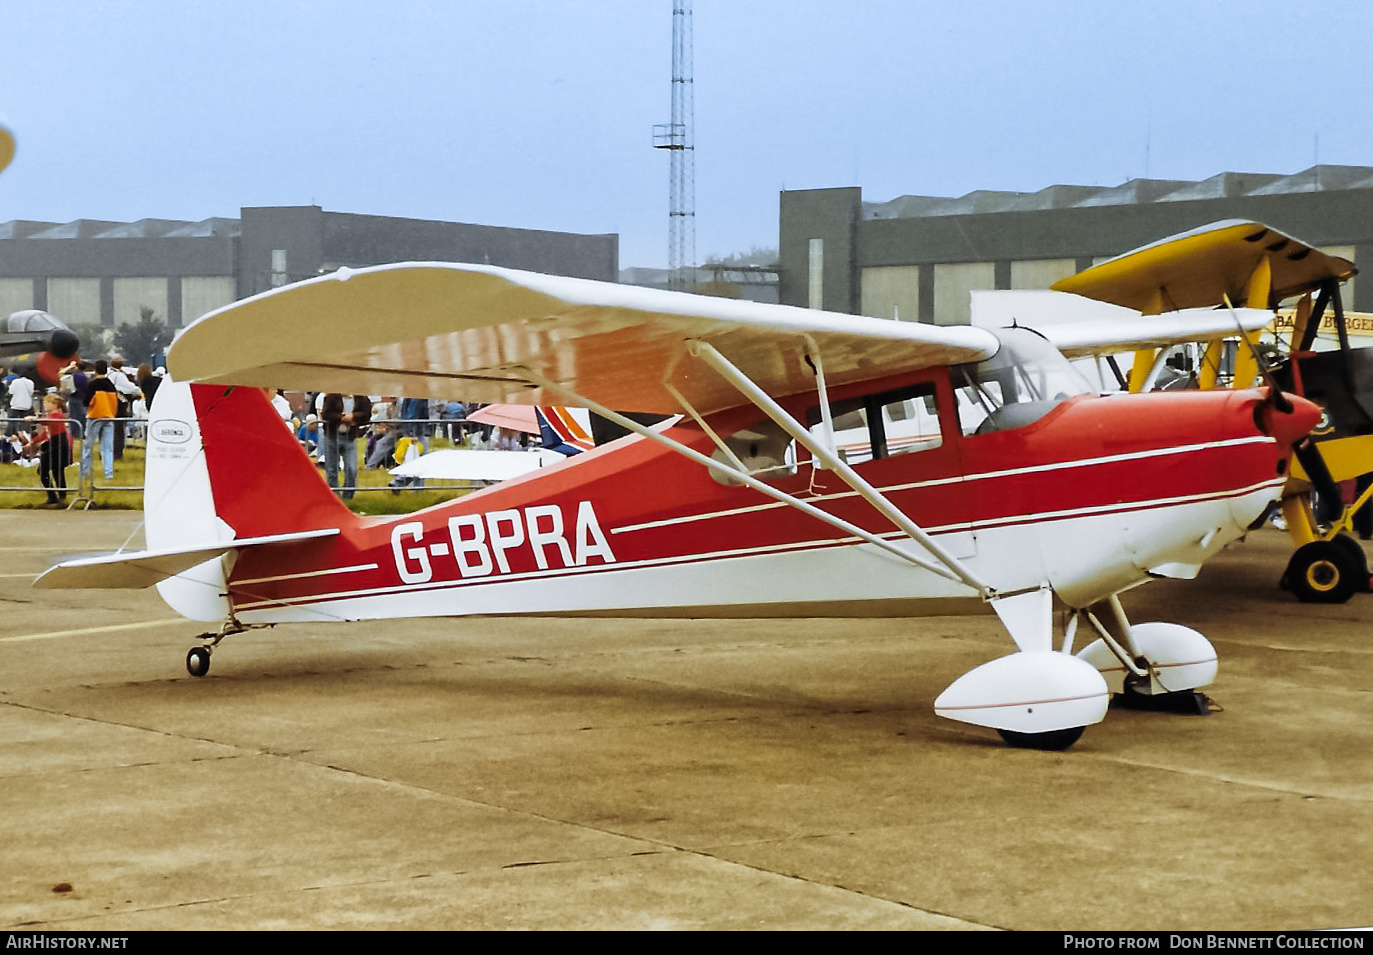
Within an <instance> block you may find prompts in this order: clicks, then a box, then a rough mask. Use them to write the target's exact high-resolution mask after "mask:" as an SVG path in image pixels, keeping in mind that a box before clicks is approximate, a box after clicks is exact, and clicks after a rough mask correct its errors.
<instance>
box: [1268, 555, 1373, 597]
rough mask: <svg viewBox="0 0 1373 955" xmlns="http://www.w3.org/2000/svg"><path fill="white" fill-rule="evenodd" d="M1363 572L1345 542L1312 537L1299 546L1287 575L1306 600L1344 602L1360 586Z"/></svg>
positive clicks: (1290, 582)
mask: <svg viewBox="0 0 1373 955" xmlns="http://www.w3.org/2000/svg"><path fill="white" fill-rule="evenodd" d="M1359 573H1360V568H1359V565H1358V562H1357V561H1356V560H1355V558H1354V555H1353V554H1352V553H1350V551H1349V550H1348V549H1347V547H1346V546H1345V545H1342V544H1336V543H1334V542H1333V541H1312V542H1311V543H1309V544H1303V545H1302V546H1301V547H1298V548H1297V552H1296V553H1295V554H1293V555H1292V560H1291V561H1290V562H1289V563H1288V565H1287V573H1285V574H1284V575H1283V579H1284V580H1285V581H1286V582H1287V587H1288V589H1290V590H1291V591H1292V593H1294V594H1296V596H1297V599H1298V600H1300V601H1301V602H1302V603H1311V604H1342V603H1344V602H1345V601H1347V600H1348V599H1349V598H1350V597H1352V596H1353V595H1354V591H1355V590H1357V589H1358V587H1359V579H1358V578H1359ZM1365 573H1366V571H1365Z"/></svg>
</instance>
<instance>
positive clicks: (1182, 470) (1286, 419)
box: [36, 263, 1319, 748]
mask: <svg viewBox="0 0 1373 955" xmlns="http://www.w3.org/2000/svg"><path fill="white" fill-rule="evenodd" d="M387 314H393V315H396V316H398V320H397V321H396V322H395V323H394V324H391V323H386V322H378V321H377V316H378V315H387ZM399 316H403V317H404V320H403V321H401V320H399ZM264 356H266V357H265V360H264ZM169 365H170V368H171V369H172V372H173V374H174V375H175V376H176V377H177V378H179V379H181V381H182V382H195V383H194V384H184V383H177V384H174V385H170V386H169V385H167V384H164V385H163V386H162V389H160V390H159V392H158V400H157V403H156V405H155V410H154V415H155V417H154V418H153V420H152V421H151V422H150V423H149V439H148V441H149V443H148V474H147V479H146V491H145V501H146V505H145V507H146V521H147V523H146V537H147V548H148V549H147V550H145V551H142V552H138V553H123V554H115V555H110V556H105V557H97V558H88V559H83V560H74V561H69V562H66V563H64V564H60V565H58V566H57V567H54V568H52V569H51V570H49V571H48V572H47V573H46V574H44V575H43V576H42V577H41V578H39V580H38V581H36V585H37V586H40V587H52V586H78V587H89V586H147V585H149V584H152V583H156V584H157V586H158V589H159V591H160V593H161V595H162V597H163V598H164V599H165V600H166V601H167V602H168V603H169V604H170V605H171V606H172V607H173V608H174V609H176V610H177V611H179V612H180V613H182V614H184V615H185V616H187V617H190V618H192V619H196V620H203V621H209V622H215V623H218V624H219V625H220V626H219V629H218V630H217V631H216V632H214V633H210V634H206V635H205V636H204V643H203V645H200V646H196V647H193V648H192V649H191V650H190V652H189V653H188V654H187V666H188V669H189V670H190V672H192V673H193V674H197V675H201V674H204V673H205V671H206V670H207V668H208V666H209V660H210V651H211V649H212V648H213V647H214V646H216V645H218V644H219V642H220V640H222V639H223V637H225V636H227V635H228V634H231V633H235V632H238V631H241V630H243V629H245V628H247V627H252V626H257V625H266V624H274V623H284V622H290V621H322V620H361V619H384V618H392V617H406V616H439V615H450V616H467V615H480V614H511V613H524V614H542V615H549V616H556V615H565V616H576V615H586V614H601V615H606V614H611V615H627V616H633V615H655V616H656V615H676V616H689V617H702V616H712V615H743V614H751V615H765V616H779V617H781V616H795V615H804V616H814V615H830V614H887V615H890V614H919V613H946V612H949V611H951V610H954V609H960V608H973V609H976V608H980V607H985V606H990V607H991V609H992V610H993V611H995V612H996V614H997V616H998V617H999V619H1000V620H1001V622H1002V623H1003V624H1004V625H1005V627H1006V629H1007V631H1008V632H1009V634H1010V637H1011V640H1012V641H1013V643H1014V645H1015V650H1014V652H1011V653H1009V654H1007V655H1005V656H1002V657H1000V658H998V659H996V660H992V661H991V662H989V663H986V664H984V665H982V666H980V667H977V668H976V669H974V670H972V671H971V672H969V673H967V674H965V675H964V676H962V677H960V678H959V679H958V680H956V681H955V682H954V683H953V684H952V685H951V686H950V687H949V688H948V689H947V690H946V691H945V692H944V693H943V694H941V695H940V697H939V698H938V699H937V700H936V701H935V709H936V712H938V713H939V714H941V715H943V716H946V717H948V718H950V719H955V720H960V721H963V722H966V723H971V724H975V725H981V726H987V727H992V728H995V729H996V730H998V731H999V732H1000V733H1001V734H1002V735H1003V737H1005V738H1006V739H1007V740H1008V741H1010V742H1011V743H1013V744H1015V745H1025V746H1036V747H1043V748H1064V747H1066V746H1069V745H1071V744H1072V743H1073V742H1074V741H1075V740H1076V739H1077V738H1078V736H1079V735H1080V734H1081V732H1082V730H1083V728H1084V727H1085V726H1087V725H1089V724H1092V723H1095V722H1098V721H1100V720H1101V719H1102V718H1103V717H1104V716H1105V714H1106V711H1107V705H1108V702H1109V698H1110V695H1111V693H1112V692H1113V691H1114V692H1117V693H1123V694H1128V695H1130V696H1131V697H1132V698H1136V699H1146V698H1147V699H1161V700H1165V701H1170V702H1171V701H1174V700H1176V699H1178V698H1182V699H1183V700H1186V701H1190V702H1191V703H1192V704H1195V703H1196V702H1197V701H1198V700H1199V699H1200V695H1199V694H1197V693H1196V689H1197V688H1198V687H1201V686H1204V685H1206V684H1208V683H1209V682H1210V681H1211V680H1212V679H1213V677H1214V675H1215V672H1216V667H1217V661H1216V654H1215V651H1214V649H1213V648H1212V647H1211V645H1210V643H1209V642H1208V641H1207V640H1206V639H1205V637H1203V636H1202V635H1201V634H1200V633H1197V632H1196V631H1195V630H1192V629H1190V628H1188V627H1185V626H1182V625H1179V624H1174V623H1164V622H1152V623H1138V624H1131V622H1130V621H1129V619H1128V618H1127V616H1126V613H1125V609H1124V607H1123V605H1122V602H1121V600H1120V596H1119V595H1120V594H1121V593H1123V592H1124V591H1126V590H1128V589H1130V588H1132V587H1134V586H1136V585H1138V584H1140V583H1143V582H1145V581H1147V580H1149V579H1150V578H1153V577H1190V576H1193V575H1195V574H1196V572H1197V570H1198V567H1199V566H1200V564H1201V563H1202V562H1203V561H1204V560H1205V559H1206V558H1208V557H1209V556H1211V555H1212V554H1214V553H1216V552H1217V551H1218V550H1219V549H1220V548H1222V547H1223V546H1224V545H1225V544H1226V543H1227V542H1228V541H1231V540H1234V539H1235V538H1237V537H1239V536H1241V535H1242V534H1243V533H1244V532H1245V529H1246V528H1247V527H1248V526H1249V524H1250V523H1251V522H1253V521H1254V520H1255V519H1257V518H1259V517H1261V516H1262V515H1264V514H1265V513H1266V512H1267V510H1268V508H1269V507H1270V506H1271V504H1272V502H1273V501H1274V500H1275V499H1276V498H1277V496H1278V494H1279V492H1280V490H1281V488H1282V485H1283V483H1284V481H1285V479H1286V469H1287V460H1288V456H1289V449H1290V446H1291V444H1292V442H1293V441H1295V440H1298V439H1299V438H1301V437H1302V436H1303V435H1305V434H1306V433H1307V432H1308V431H1309V430H1310V428H1311V426H1312V425H1313V424H1314V423H1315V422H1316V420H1317V419H1318V418H1319V411H1318V409H1316V408H1315V407H1314V406H1313V405H1311V404H1310V403H1309V402H1305V401H1303V400H1301V399H1296V398H1293V399H1291V400H1290V401H1286V400H1283V399H1282V398H1281V396H1279V395H1277V394H1276V393H1274V392H1272V391H1271V390H1270V392H1269V393H1264V392H1261V391H1257V390H1251V391H1242V392H1223V393H1199V392H1191V393H1183V394H1153V395H1138V396H1121V397H1110V398H1104V397H1100V396H1098V395H1097V394H1096V393H1095V390H1094V389H1093V388H1092V387H1091V386H1090V385H1088V384H1087V383H1086V382H1085V381H1084V380H1083V379H1082V378H1081V376H1080V375H1078V374H1077V373H1076V372H1075V371H1074V370H1073V368H1072V367H1071V366H1070V365H1069V364H1068V362H1067V361H1066V360H1065V359H1064V358H1063V356H1062V355H1061V354H1059V352H1058V351H1056V350H1055V349H1054V348H1053V347H1052V346H1051V345H1050V344H1049V343H1048V342H1047V341H1046V340H1045V339H1044V338H1043V337H1041V336H1039V335H1037V334H1036V333H1034V332H1032V331H1029V330H1026V329H1005V330H1000V331H997V332H991V331H988V330H985V329H979V328H970V327H936V326H929V325H920V324H915V323H905V322H897V321H888V320H882V319H874V318H863V317H857V316H851V315H840V314H834V313H826V312H821V311H811V310H806V309H798V308H791V307H786V306H778V305H765V304H759V303H753V302H741V301H730V300H723V299H712V298H705V297H699V296H692V295H683V294H679V293H672V292H665V291H659V290H653V289H643V288H636V287H630V286H619V285H611V284H605V283H598V282H591V281H586V280H580V279H570V278H561V277H554V276H547V275H536V274H531V273H522V272H516V271H512V270H506V269H500V268H494V267H489V266H485V267H484V266H458V265H450V264H441V263H436V264H418V265H417V264H410V265H395V266H379V267H376V268H370V269H362V270H356V271H351V270H350V271H341V272H339V273H336V274H333V275H329V276H325V277H322V278H319V279H314V280H310V281H307V282H304V283H301V284H299V285H296V286H291V287H286V288H282V289H278V290H274V291H272V292H268V293H265V294H263V295H259V296H257V297H254V298H251V299H247V300H245V301H243V302H240V303H237V304H235V305H233V306H230V307H227V308H225V309H221V310H219V311H217V312H215V313H211V314H210V315H207V316H205V317H204V318H202V319H200V320H199V321H198V322H196V323H195V324H194V325H192V326H191V327H190V328H188V329H187V330H186V332H185V333H184V334H183V335H182V337H181V338H180V340H179V341H178V342H177V344H176V345H174V346H173V348H172V351H171V354H170V355H169ZM244 386H258V387H244ZM277 386H290V387H293V388H300V387H311V388H318V389H322V390H328V391H340V392H355V393H361V392H368V393H379V394H409V395H414V396H416V397H423V396H426V395H427V396H428V397H431V398H439V397H445V396H448V395H453V394H458V393H462V394H463V396H464V397H467V398H468V399H470V400H477V401H488V402H513V403H525V404H551V403H558V404H563V405H569V406H577V407H585V408H589V409H591V410H592V411H595V412H596V413H597V414H599V415H603V416H605V417H606V418H608V419H610V420H611V421H613V422H615V423H616V424H618V425H619V426H621V427H623V428H625V429H627V430H628V431H631V432H633V434H631V435H629V436H627V437H625V438H623V439H620V440H617V441H614V442H612V443H610V444H607V445H604V446H600V447H597V448H595V449H594V450H589V451H586V452H584V453H582V454H579V455H576V456H575V457H570V458H567V459H565V460H564V461H563V462H562V463H560V464H557V465H554V466H553V467H549V468H543V469H541V470H539V471H537V472H534V473H532V474H529V475H526V476H524V477H521V478H517V479H515V480H513V481H509V482H506V483H504V484H501V485H497V486H495V487H492V488H487V489H484V490H482V491H479V492H476V493H473V494H470V495H467V496H465V497H462V498H460V499H458V500H455V501H450V502H447V503H445V504H441V505H437V506H435V507H432V508H429V509H427V510H424V511H420V512H417V513H414V514H410V515H406V516H404V517H399V518H386V519H381V518H365V517H360V516H357V515H354V514H353V513H352V512H350V511H348V510H347V509H346V508H344V506H343V505H342V504H341V503H340V502H339V501H338V500H337V499H336V498H335V497H334V496H333V495H332V494H331V493H330V492H329V490H328V489H327V488H326V487H325V485H324V483H323V482H322V481H321V479H320V478H319V476H318V475H317V473H316V470H315V468H314V467H313V466H312V465H311V464H310V462H309V461H308V459H307V458H306V457H305V456H304V455H303V453H302V452H301V451H300V450H299V448H298V446H297V444H296V442H295V441H293V440H291V438H290V435H289V434H287V433H285V431H284V429H282V428H281V427H280V426H279V425H276V426H273V425H274V423H275V419H274V418H273V417H272V415H271V411H270V408H269V407H268V405H267V402H266V399H265V398H264V396H263V393H262V392H261V391H260V390H259V389H260V388H263V387H277ZM960 406H962V407H964V409H965V410H963V411H961V412H960ZM617 408H618V409H634V410H635V411H636V412H638V413H646V414H652V415H657V416H663V415H682V416H683V417H681V418H680V419H679V420H677V421H675V423H674V422H671V421H669V422H660V423H659V424H657V425H645V424H643V423H641V422H640V420H637V416H630V415H627V414H620V413H618V412H616V411H614V410H612V409H617ZM901 422H915V424H913V425H911V426H910V427H909V429H908V431H907V432H906V433H898V431H899V429H898V428H897V427H896V425H897V423H901ZM841 423H842V424H844V425H846V426H847V427H846V428H840V427H839V425H840V424H841ZM840 432H842V433H844V435H845V438H846V442H845V443H846V444H847V445H848V447H846V448H844V449H841V448H840V447H839V441H838V437H837V433H840ZM841 450H842V453H841ZM1056 605H1058V606H1060V607H1062V608H1065V609H1066V610H1067V611H1068V614H1067V616H1066V618H1065V619H1066V625H1065V627H1064V629H1063V632H1062V633H1061V634H1059V635H1056V634H1055V629H1054V611H1055V606H1056ZM1079 629H1085V630H1086V631H1088V632H1089V633H1091V634H1093V635H1095V636H1096V638H1097V639H1095V641H1094V642H1092V643H1091V644H1090V645H1088V646H1087V647H1085V648H1083V649H1082V650H1081V651H1080V652H1079V653H1076V654H1074V652H1073V651H1074V644H1075V642H1076V638H1077V631H1078V630H1079ZM913 665H918V661H913Z"/></svg>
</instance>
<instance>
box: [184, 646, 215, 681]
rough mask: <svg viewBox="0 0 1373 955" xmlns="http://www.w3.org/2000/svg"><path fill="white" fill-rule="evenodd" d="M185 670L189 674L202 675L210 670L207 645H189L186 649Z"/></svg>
mask: <svg viewBox="0 0 1373 955" xmlns="http://www.w3.org/2000/svg"><path fill="white" fill-rule="evenodd" d="M186 672H187V673H189V674H190V675H191V676H204V675H205V674H207V673H209V672H210V648H209V647H191V649H190V650H188V651H186Z"/></svg>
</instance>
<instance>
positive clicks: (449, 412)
mask: <svg viewBox="0 0 1373 955" xmlns="http://www.w3.org/2000/svg"><path fill="white" fill-rule="evenodd" d="M164 375H165V370H164V369H162V368H157V369H153V368H152V367H151V366H150V365H148V364H144V365H140V366H139V367H138V368H136V369H135V368H132V367H130V366H128V365H127V364H125V362H124V360H123V358H122V357H120V356H117V355H116V356H112V357H111V358H109V359H101V360H99V361H94V362H88V361H83V360H81V359H75V360H73V361H72V362H71V363H69V364H68V365H67V366H66V367H64V368H63V369H62V370H61V376H60V380H59V382H58V384H56V385H54V386H51V387H42V386H39V385H37V384H35V381H34V379H33V378H32V377H30V376H27V375H24V374H20V373H18V371H17V370H14V369H10V370H8V371H7V370H6V369H3V368H0V401H3V402H4V408H5V430H4V440H3V442H0V463H5V464H15V465H18V466H21V467H36V468H38V472H39V478H40V480H41V481H42V483H43V487H44V488H45V490H46V491H47V503H48V505H49V506H52V507H60V506H62V505H63V504H64V503H65V502H66V499H67V493H68V490H69V488H68V484H67V475H66V471H67V469H68V468H69V467H71V466H72V464H73V463H79V479H80V481H81V485H82V486H87V485H88V484H89V483H90V481H91V479H92V475H93V471H94V468H95V458H96V456H97V455H98V456H99V458H100V466H101V472H102V474H103V476H104V479H105V481H107V482H108V481H111V480H113V478H114V466H115V462H116V461H118V460H121V459H122V458H123V456H124V443H125V441H126V440H128V439H129V438H137V437H139V436H140V435H141V433H142V430H143V428H144V425H145V422H146V420H147V417H148V414H149V411H150V409H151V408H152V406H153V402H154V398H155V396H156V394H157V389H158V386H159V385H160V384H161V382H162V379H163V376H164ZM268 396H269V398H270V400H271V402H272V406H273V407H274V408H275V409H276V411H277V413H278V415H280V417H281V419H282V421H283V422H284V423H285V424H286V426H287V427H288V428H290V429H291V430H292V431H293V432H294V433H295V435H296V438H297V440H299V441H300V443H301V445H302V447H303V448H304V449H305V451H306V452H307V453H308V454H310V455H311V457H312V458H313V459H314V460H315V461H316V463H317V464H318V466H319V467H320V468H322V469H323V471H324V476H325V479H326V480H327V482H328V484H329V486H330V487H332V488H335V489H336V490H337V492H338V493H339V494H340V496H342V497H344V498H351V497H352V496H353V492H354V489H355V488H356V487H357V483H358V468H359V464H361V466H362V467H365V468H381V469H388V470H389V469H390V468H393V467H395V466H396V465H397V464H400V463H403V462H404V461H406V460H409V459H410V458H412V457H414V456H416V455H419V454H423V453H424V452H425V451H426V450H428V449H429V448H430V447H431V446H432V442H433V440H434V438H435V437H445V438H447V439H448V440H450V441H451V442H452V443H453V444H454V445H457V446H468V447H479V448H488V447H489V448H510V449H514V448H520V447H523V446H524V445H525V443H526V438H525V436H524V435H523V434H518V433H514V432H502V430H501V429H499V428H495V429H493V428H492V427H491V426H489V425H475V424H471V425H469V424H467V423H466V418H467V413H468V411H469V406H467V405H465V404H463V403H462V402H458V401H447V402H439V401H429V400H428V399H423V398H395V397H380V396H369V395H342V394H325V393H320V392H308V393H305V394H300V393H296V394H294V395H293V396H292V397H288V396H287V395H286V394H285V393H284V392H280V391H276V392H268ZM478 407H480V406H479V405H473V406H471V409H470V410H475V409H476V408H478ZM363 442H365V444H363ZM417 484H419V485H422V482H421V481H420V480H419V479H412V478H395V479H393V480H392V481H391V484H390V486H391V487H392V488H393V489H397V490H398V489H400V488H401V487H405V486H414V485H417Z"/></svg>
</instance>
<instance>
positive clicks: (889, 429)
mask: <svg viewBox="0 0 1373 955" xmlns="http://www.w3.org/2000/svg"><path fill="white" fill-rule="evenodd" d="M830 417H831V418H832V419H833V421H834V443H835V447H836V448H837V450H838V451H839V457H840V458H841V459H843V460H844V461H846V462H847V463H849V464H862V463H863V462H864V461H871V460H874V459H878V458H890V457H894V456H896V455H898V454H909V453H911V452H914V451H928V450H930V449H932V448H937V447H939V446H940V445H942V444H943V443H944V436H943V434H942V433H941V432H940V430H939V407H938V403H937V402H936V400H935V390H934V385H933V384H932V383H930V384H922V385H916V386H913V387H910V388H902V389H899V390H897V391H887V392H881V393H879V394H874V395H863V396H862V397H858V398H848V399H845V400H844V401H837V402H834V403H833V404H831V405H830ZM809 424H810V426H811V433H812V434H814V435H815V436H816V437H817V438H819V437H820V435H821V432H822V425H821V424H820V409H819V408H813V409H811V411H810V414H809Z"/></svg>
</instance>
